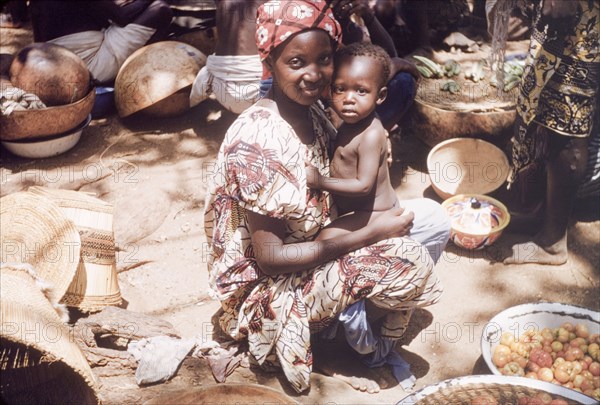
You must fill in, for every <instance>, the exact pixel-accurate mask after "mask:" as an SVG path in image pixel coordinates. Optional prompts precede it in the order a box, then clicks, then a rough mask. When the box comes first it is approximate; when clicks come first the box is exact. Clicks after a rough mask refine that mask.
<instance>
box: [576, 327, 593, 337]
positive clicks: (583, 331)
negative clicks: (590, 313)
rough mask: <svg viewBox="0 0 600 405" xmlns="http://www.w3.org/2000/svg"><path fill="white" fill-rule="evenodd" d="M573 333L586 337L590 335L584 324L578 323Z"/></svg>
mask: <svg viewBox="0 0 600 405" xmlns="http://www.w3.org/2000/svg"><path fill="white" fill-rule="evenodd" d="M575 334H576V335H577V336H579V337H582V338H587V337H589V336H590V331H589V329H588V327H587V326H586V325H584V324H582V323H578V324H577V325H575Z"/></svg>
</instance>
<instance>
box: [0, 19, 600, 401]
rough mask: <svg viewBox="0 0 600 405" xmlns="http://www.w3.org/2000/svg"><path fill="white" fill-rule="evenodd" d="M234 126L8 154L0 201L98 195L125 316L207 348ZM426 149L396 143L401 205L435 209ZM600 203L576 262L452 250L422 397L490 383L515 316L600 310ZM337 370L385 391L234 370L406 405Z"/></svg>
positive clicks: (107, 135) (423, 326)
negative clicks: (207, 203) (208, 197)
mask: <svg viewBox="0 0 600 405" xmlns="http://www.w3.org/2000/svg"><path fill="white" fill-rule="evenodd" d="M0 34H1V41H2V42H1V45H2V46H1V48H0V52H2V53H13V52H15V51H16V50H18V49H19V47H20V46H22V45H23V44H26V43H27V41H30V40H31V37H30V32H29V31H27V30H6V29H3V30H1V31H0ZM234 119H235V116H234V115H232V114H230V113H228V112H227V111H225V110H223V109H222V108H221V107H220V106H219V105H218V104H217V103H215V102H212V101H207V102H205V103H203V104H202V105H200V106H198V107H196V108H194V109H192V110H190V111H189V112H187V113H186V114H184V115H182V116H179V117H175V118H165V119H148V118H138V119H135V118H134V119H130V120H127V121H123V120H121V119H119V118H118V117H117V116H116V115H114V114H113V115H111V116H109V117H108V118H107V119H102V120H94V121H92V123H91V125H90V126H89V127H88V128H87V129H86V130H85V131H84V133H83V137H82V139H81V141H80V142H79V143H78V144H77V145H76V146H75V147H74V148H73V149H72V150H70V151H68V152H67V153H65V154H64V155H61V156H58V157H55V158H51V159H42V160H27V159H22V158H18V157H15V156H13V155H11V154H10V153H9V152H7V151H6V150H4V149H2V150H0V158H1V164H0V179H1V183H0V185H1V189H0V195H2V196H4V195H7V194H9V193H12V192H16V191H19V190H24V189H26V188H27V187H29V186H31V185H34V184H35V185H46V186H49V187H60V188H66V189H75V190H81V191H87V192H93V193H96V194H97V195H98V196H99V197H100V198H102V199H104V200H106V201H110V202H112V203H113V204H114V206H115V218H114V220H115V236H116V241H117V245H118V249H119V251H118V255H117V259H118V263H117V268H118V272H119V284H120V288H121V292H122V295H123V298H124V300H125V305H126V308H127V309H128V310H131V311H136V312H142V313H145V314H149V315H154V316H157V317H160V318H162V319H165V320H167V321H169V322H171V323H172V324H173V326H174V327H175V328H176V329H177V330H178V331H179V332H180V334H181V336H182V337H196V338H201V339H203V340H206V341H208V340H209V339H210V338H211V336H212V325H211V322H210V318H211V316H212V315H213V314H214V313H215V311H216V310H217V308H218V303H216V302H214V301H212V300H211V299H210V298H209V297H208V295H207V269H206V264H205V263H206V253H207V249H206V246H205V239H204V232H203V224H202V210H203V205H204V196H205V188H206V180H207V176H210V169H211V162H212V161H213V160H214V158H215V155H216V152H217V150H218V148H219V145H220V142H221V140H222V138H223V135H224V132H225V130H226V128H227V127H228V126H229V124H231V122H232V121H233V120H234ZM428 150H429V149H428V148H427V147H426V146H425V145H424V144H423V143H421V142H420V141H419V140H418V139H417V138H416V137H414V136H410V135H407V134H404V135H403V136H402V137H396V138H395V142H394V157H395V163H394V166H393V168H392V178H393V182H394V186H395V187H397V188H396V189H397V193H398V195H399V196H400V197H401V198H411V197H420V196H424V195H425V196H429V197H433V198H435V194H433V192H432V190H431V187H430V182H429V177H428V175H427V172H426V168H425V158H426V156H427V153H428ZM598 218H599V216H598V208H597V205H596V206H595V207H592V208H591V209H590V208H589V207H588V208H586V209H578V212H577V214H576V219H577V220H576V221H574V222H573V224H572V226H571V227H570V229H569V250H570V259H569V261H568V263H567V264H565V265H562V266H557V267H549V266H539V265H533V264H528V265H519V266H505V265H503V264H502V263H499V262H498V261H497V260H498V258H499V257H501V256H502V252H504V251H506V250H507V249H510V246H511V245H512V244H513V243H515V241H520V240H523V238H524V237H523V236H521V235H519V234H516V233H513V232H505V234H504V235H503V236H502V238H501V239H500V240H499V241H498V242H497V244H496V245H494V246H493V247H492V248H489V249H487V250H483V251H479V252H475V253H469V252H466V251H464V250H460V249H458V248H456V247H454V246H449V247H448V248H447V249H446V252H445V253H444V255H443V257H442V259H441V261H440V263H439V264H438V265H437V267H436V271H437V274H438V276H439V277H440V279H441V280H442V282H443V284H444V287H445V292H444V295H443V297H442V299H441V301H440V302H439V303H438V304H436V305H434V306H432V307H429V308H427V309H426V310H420V311H417V313H416V314H415V316H414V318H413V322H412V324H411V328H410V330H409V332H408V333H407V336H406V339H405V340H404V342H403V345H402V346H401V347H398V349H399V351H400V353H401V354H402V355H403V356H404V357H405V358H406V359H407V360H408V361H409V362H410V364H411V367H412V371H413V373H414V374H415V376H416V377H417V383H416V386H415V389H420V388H422V387H424V386H427V385H429V384H433V383H436V382H438V381H441V380H444V379H448V378H452V377H456V376H464V375H471V374H488V373H490V372H489V370H488V369H487V368H486V366H485V363H484V362H483V360H482V357H481V350H480V336H481V333H482V330H483V328H484V327H485V325H486V322H487V321H488V320H489V319H490V318H491V317H493V316H494V315H495V314H496V313H498V312H500V311H502V310H503V309H505V308H508V307H510V306H513V305H517V304H522V303H528V302H540V301H557V302H563V303H569V304H575V305H580V306H584V307H588V308H592V309H595V310H600V303H599V300H598V296H599V292H600V274H599V273H600V270H599V267H598V263H599V262H600V260H599V259H600V257H599V256H600V250H599V249H598V246H599V244H598V243H599V242H600V220H599V219H598ZM330 352H331V353H332V360H331V361H335V362H337V363H339V367H340V369H341V371H343V372H353V371H358V372H360V373H361V374H362V375H364V376H371V377H373V378H376V379H378V380H379V381H380V382H382V383H384V384H388V386H387V388H385V389H383V390H382V391H381V392H380V393H378V394H372V395H370V394H365V393H360V392H356V391H354V390H353V389H352V388H350V387H349V386H348V385H346V384H345V383H343V382H341V381H339V380H336V379H334V378H331V377H327V376H324V375H321V374H319V373H313V376H312V380H311V382H312V388H311V389H310V391H309V392H307V393H304V394H302V395H298V394H295V393H294V392H293V390H291V389H290V387H289V386H288V385H287V384H286V382H285V380H284V378H283V377H282V375H281V373H274V374H269V373H266V372H262V371H257V370H254V369H247V368H238V369H237V370H236V372H234V373H233V374H232V375H231V376H230V377H229V378H228V380H227V381H228V382H253V383H259V384H262V385H266V386H270V387H273V388H275V389H277V390H281V391H284V392H286V393H287V394H288V395H290V396H291V397H292V398H294V399H295V400H296V401H298V402H300V403H303V404H313V403H330V404H332V403H335V404H393V403H395V402H397V401H398V400H400V399H401V398H403V397H404V396H405V395H407V392H405V391H404V390H403V389H402V388H401V387H399V386H398V385H397V384H396V383H393V382H390V381H391V380H390V378H391V377H390V373H389V371H387V369H384V370H365V369H363V368H362V367H361V366H360V365H359V363H357V362H356V361H355V360H353V359H352V358H351V357H349V356H347V355H345V351H344V349H343V348H341V347H335V346H332V347H331V350H330ZM99 382H100V392H101V395H102V397H103V400H104V402H105V403H140V402H143V401H145V400H147V399H150V398H153V397H155V396H156V395H157V394H163V393H169V392H174V391H178V390H182V389H187V388H189V387H192V386H194V387H197V386H203V385H208V384H213V383H214V379H213V377H212V375H211V373H210V369H209V367H208V365H207V363H206V361H204V360H200V359H191V358H188V360H186V362H185V363H184V364H183V366H182V367H181V369H180V370H179V372H178V374H177V376H176V377H175V378H174V379H172V380H171V381H169V382H167V383H164V384H158V385H154V386H150V387H145V388H139V387H138V386H137V385H136V384H135V380H134V379H133V376H132V375H128V376H121V377H112V378H104V377H99Z"/></svg>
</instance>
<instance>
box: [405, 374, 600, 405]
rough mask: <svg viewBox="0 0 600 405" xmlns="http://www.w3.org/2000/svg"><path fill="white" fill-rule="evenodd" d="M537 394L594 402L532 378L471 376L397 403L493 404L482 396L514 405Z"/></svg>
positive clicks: (577, 402) (410, 404) (569, 402)
mask: <svg viewBox="0 0 600 405" xmlns="http://www.w3.org/2000/svg"><path fill="white" fill-rule="evenodd" d="M540 394H543V395H550V396H551V397H552V399H562V400H564V401H566V402H567V403H568V404H573V405H575V404H576V405H583V404H593V403H595V401H594V399H593V398H590V397H588V396H587V395H583V394H582V393H580V392H577V391H574V390H571V389H569V388H565V387H562V386H560V385H556V384H552V383H548V382H544V381H538V380H532V379H530V378H525V377H507V376H496V375H474V376H466V377H458V378H453V379H450V380H445V381H442V382H440V383H438V384H435V385H430V386H427V387H425V388H423V389H421V390H419V391H417V392H415V393H412V394H410V395H408V396H407V397H405V398H404V399H402V400H401V401H400V402H398V403H397V404H396V405H416V404H418V405H442V404H443V405H463V404H464V405H470V404H472V403H473V404H476V403H492V402H490V401H488V402H485V401H482V397H487V398H489V397H491V398H493V399H494V400H496V402H497V403H498V404H499V405H506V404H515V405H516V404H517V403H518V400H519V398H520V397H535V396H536V395H540ZM490 400H491V399H490ZM477 401H480V402H477Z"/></svg>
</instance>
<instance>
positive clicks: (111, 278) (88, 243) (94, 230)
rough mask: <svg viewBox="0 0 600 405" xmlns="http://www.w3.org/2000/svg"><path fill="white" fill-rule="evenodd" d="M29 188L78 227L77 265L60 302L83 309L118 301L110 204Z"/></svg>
mask: <svg viewBox="0 0 600 405" xmlns="http://www.w3.org/2000/svg"><path fill="white" fill-rule="evenodd" d="M28 192H29V193H31V194H34V195H38V196H41V197H45V198H48V199H50V200H52V201H53V202H54V203H55V204H56V205H57V206H58V207H59V208H60V210H61V211H62V212H63V214H64V215H65V216H66V217H67V218H68V219H70V220H71V221H72V222H73V223H74V224H75V227H76V228H77V230H78V231H79V236H80V238H81V256H80V260H79V265H78V267H77V271H76V273H75V277H74V278H73V281H72V282H71V284H70V285H69V288H68V289H67V291H66V293H65V295H64V296H63V299H62V301H61V302H63V303H65V304H66V305H67V306H69V307H76V308H78V309H79V310H81V311H83V312H95V311H100V310H102V309H103V308H104V307H106V306H109V305H115V306H118V305H120V304H121V291H120V289H119V283H118V279H117V270H116V257H115V240H114V231H113V207H112V205H111V204H109V203H107V202H105V201H102V200H100V199H98V198H95V197H92V196H90V195H88V194H87V193H83V192H78V191H72V190H61V189H51V188H45V187H38V186H34V187H30V188H29V189H28Z"/></svg>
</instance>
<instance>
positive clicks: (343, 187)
mask: <svg viewBox="0 0 600 405" xmlns="http://www.w3.org/2000/svg"><path fill="white" fill-rule="evenodd" d="M359 136H361V137H362V139H361V142H360V144H359V147H358V148H359V150H358V151H357V155H358V163H357V169H356V178H346V179H344V178H338V177H326V176H323V175H321V174H320V173H319V172H318V171H317V170H316V168H314V167H310V166H309V167H307V178H308V181H307V183H308V186H309V187H311V188H318V189H321V190H325V191H329V192H330V193H333V194H336V195H341V196H347V197H360V196H365V195H367V194H369V193H370V192H371V190H372V189H373V187H374V186H375V184H376V183H377V175H378V173H379V167H380V165H381V164H382V162H383V161H385V156H384V155H385V153H384V152H385V150H386V149H384V148H382V139H383V145H385V142H386V141H385V134H380V133H379V131H378V130H376V129H374V128H369V129H367V130H366V131H365V133H363V134H362V135H359ZM382 159H383V160H382Z"/></svg>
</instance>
